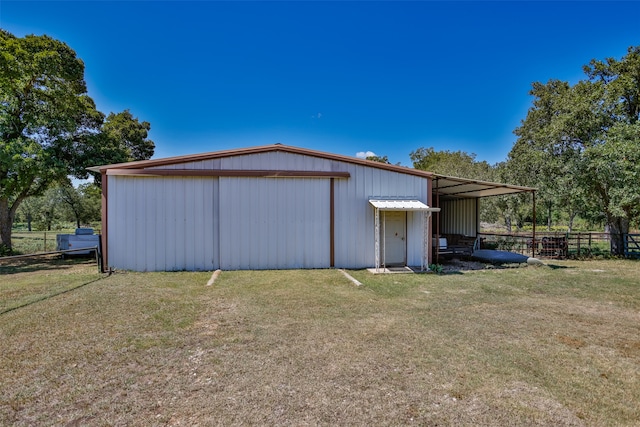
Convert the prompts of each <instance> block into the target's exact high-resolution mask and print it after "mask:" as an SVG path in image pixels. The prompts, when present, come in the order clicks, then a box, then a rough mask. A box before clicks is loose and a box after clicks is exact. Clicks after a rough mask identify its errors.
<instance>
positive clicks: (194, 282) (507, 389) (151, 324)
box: [0, 261, 640, 426]
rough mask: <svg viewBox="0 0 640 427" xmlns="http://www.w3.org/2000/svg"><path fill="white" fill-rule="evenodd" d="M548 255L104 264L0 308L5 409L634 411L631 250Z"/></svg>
mask: <svg viewBox="0 0 640 427" xmlns="http://www.w3.org/2000/svg"><path fill="white" fill-rule="evenodd" d="M554 264H555V265H554V266H553V267H551V268H550V267H541V268H518V269H505V270H483V271H475V272H468V273H464V274H450V275H444V276H436V275H378V276H373V275H371V274H369V273H367V272H365V271H353V272H350V273H351V274H352V275H354V276H355V277H356V278H357V279H358V280H360V281H361V282H363V283H364V286H361V287H356V286H354V285H353V284H352V283H351V282H349V281H348V280H346V279H345V278H344V277H343V276H342V275H341V274H340V273H339V272H337V271H333V270H320V271H286V272H277V271H264V272H223V273H222V275H221V276H220V277H219V279H218V280H217V281H216V283H215V284H214V285H213V286H211V287H207V286H205V284H206V283H207V280H208V278H209V274H208V273H148V274H134V273H129V274H117V275H114V276H111V277H108V278H102V279H101V280H98V281H95V282H93V283H90V284H88V285H86V286H80V287H77V289H74V290H72V291H69V292H65V293H60V294H58V295H56V296H52V297H50V298H46V299H41V300H39V301H37V302H34V303H31V304H28V305H25V306H23V307H21V308H18V309H14V310H11V311H8V312H6V313H4V314H2V315H0V340H1V341H2V351H1V352H0V424H1V425H7V424H13V425H52V424H55V425H196V424H199V425H247V424H248V425H262V424H267V425H273V424H279V425H318V424H320V425H330V424H331V425H333V424H339V425H345V424H348V425H380V424H382V425H398V424H415V425H567V426H572V425H575V426H582V425H586V426H600V425H635V424H637V422H638V420H639V419H640V405H638V402H640V378H639V374H640V314H639V313H640V283H639V282H640V279H639V278H640V263H638V262H630V261H603V262H554ZM93 267H95V266H93ZM84 268H87V267H86V266H75V267H73V268H72V269H70V270H73V271H76V273H75V274H78V275H83V274H84V273H83V271H84V270H83V269H84ZM67 273H69V271H62V272H60V273H59V274H55V272H43V273H42V274H43V275H47V274H49V276H48V279H47V280H48V282H49V283H50V284H51V285H52V286H55V285H56V284H57V283H58V282H59V281H63V280H68V277H66V276H68V275H69V274H67ZM86 274H87V275H89V276H91V275H93V276H92V277H93V279H96V278H99V277H100V276H99V275H98V274H97V273H95V272H94V271H93V270H91V271H88V270H87V271H86ZM29 276H30V277H31V278H30V279H29V278H28V277H29ZM39 277H40V274H34V273H30V272H20V271H14V272H12V273H11V274H3V275H2V276H0V282H2V283H3V284H2V285H1V286H0V297H1V298H2V300H3V301H4V299H5V297H6V296H7V295H8V294H9V292H11V291H10V290H9V287H6V286H5V285H4V279H5V278H9V279H11V281H13V282H15V283H21V285H20V286H18V287H27V286H29V285H27V283H29V282H30V281H34V282H35V281H37V280H41V279H40V278H39ZM21 280H25V281H24V282H21Z"/></svg>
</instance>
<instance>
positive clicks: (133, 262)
mask: <svg viewBox="0 0 640 427" xmlns="http://www.w3.org/2000/svg"><path fill="white" fill-rule="evenodd" d="M107 179H108V180H109V183H108V186H109V187H108V188H109V212H108V224H109V226H108V227H109V228H108V233H109V235H108V241H109V247H108V257H109V265H111V266H114V267H116V268H119V269H126V270H136V271H163V270H167V271H173V270H213V269H216V268H218V264H217V260H218V253H217V251H218V248H217V245H215V244H214V242H216V241H217V240H218V235H217V233H218V221H217V217H216V215H214V212H215V211H216V209H217V206H216V204H217V202H216V201H217V200H218V195H217V192H218V179H217V178H171V179H166V178H152V177H144V178H142V177H126V176H109V177H108V178H107Z"/></svg>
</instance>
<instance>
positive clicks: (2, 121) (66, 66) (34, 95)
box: [0, 30, 153, 251]
mask: <svg viewBox="0 0 640 427" xmlns="http://www.w3.org/2000/svg"><path fill="white" fill-rule="evenodd" d="M0 96H1V98H0V246H4V247H5V248H6V249H8V250H9V251H10V250H11V227H12V225H13V221H14V219H15V215H16V211H17V209H18V207H19V206H20V204H21V203H22V201H24V200H25V199H26V198H27V197H32V196H37V195H40V194H42V193H43V192H44V191H45V190H46V189H47V188H48V187H49V186H50V185H51V184H52V183H53V182H56V181H61V180H64V179H66V178H67V176H69V175H71V176H76V177H79V178H84V177H87V176H88V174H87V171H86V167H88V166H93V165H96V164H101V163H114V162H117V161H126V160H131V159H133V158H136V157H137V156H142V157H149V156H150V154H152V153H153V143H152V142H150V141H148V140H146V133H145V134H144V135H145V137H143V141H144V144H143V146H142V147H140V149H139V150H138V148H137V146H136V144H137V143H139V142H140V139H139V136H140V135H142V132H136V127H135V126H132V130H131V131H128V132H124V133H123V134H122V135H126V136H129V135H133V136H132V139H131V140H130V141H122V140H118V139H117V138H118V137H117V136H114V135H115V132H111V129H110V126H107V123H113V124H114V126H115V127H116V128H121V127H123V126H121V122H120V120H119V119H120V118H122V119H123V120H122V122H123V123H124V124H127V126H124V127H126V128H128V125H129V124H132V123H133V124H135V123H136V122H137V120H134V119H132V118H131V116H130V114H129V113H128V111H126V112H124V113H121V114H122V117H121V116H118V115H115V116H113V118H112V119H111V120H107V121H106V122H105V116H104V114H102V113H101V112H99V111H97V110H96V108H95V104H94V102H93V100H92V99H91V98H90V97H89V96H88V95H87V88H86V84H85V81H84V64H83V63H82V61H81V60H80V59H79V58H77V57H76V53H75V52H74V51H73V50H72V49H71V48H69V46H67V45H66V44H65V43H63V42H60V41H57V40H54V39H52V38H50V37H48V36H34V35H29V36H26V37H24V38H17V37H15V36H13V35H12V34H10V33H8V32H6V31H4V30H0ZM110 117H111V116H110ZM139 125H140V126H141V127H142V128H143V129H145V131H146V130H148V128H149V126H148V123H146V122H143V123H142V124H139ZM113 160H115V161H113Z"/></svg>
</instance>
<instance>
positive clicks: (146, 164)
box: [87, 144, 433, 178]
mask: <svg viewBox="0 0 640 427" xmlns="http://www.w3.org/2000/svg"><path fill="white" fill-rule="evenodd" d="M274 151H275V152H278V151H279V152H285V153H292V154H300V155H303V156H312V157H318V158H323V159H327V160H336V161H340V162H347V163H352V164H356V165H362V166H368V167H372V168H377V169H384V170H389V171H393V172H399V173H404V174H408V175H415V176H420V177H424V178H431V177H432V175H433V174H432V173H431V172H427V171H423V170H418V169H413V168H410V167H407V166H398V165H390V164H386V163H381V162H376V161H373V160H366V159H360V158H358V157H351V156H345V155H341V154H332V153H326V152H323V151H317V150H311V149H308V148H300V147H293V146H290V145H283V144H271V145H263V146H257V147H248V148H237V149H232V150H223V151H213V152H210V153H201V154H188V155H184V156H176V157H166V158H161V159H150V160H138V161H134V162H126V163H116V164H111V165H102V166H92V167H89V168H87V169H88V170H90V171H92V172H98V173H106V172H107V171H108V170H113V169H147V168H153V167H159V166H167V165H175V164H180V163H188V162H196V161H202V160H211V159H220V158H224V157H233V156H242V155H247V154H259V153H269V152H274Z"/></svg>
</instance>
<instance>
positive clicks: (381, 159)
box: [367, 156, 391, 165]
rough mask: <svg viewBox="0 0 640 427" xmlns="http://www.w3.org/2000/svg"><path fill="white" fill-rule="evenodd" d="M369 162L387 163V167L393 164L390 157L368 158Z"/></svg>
mask: <svg viewBox="0 0 640 427" xmlns="http://www.w3.org/2000/svg"><path fill="white" fill-rule="evenodd" d="M367 160H372V161H374V162H379V163H385V164H387V165H390V164H391V162H390V161H389V157H388V156H367Z"/></svg>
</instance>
